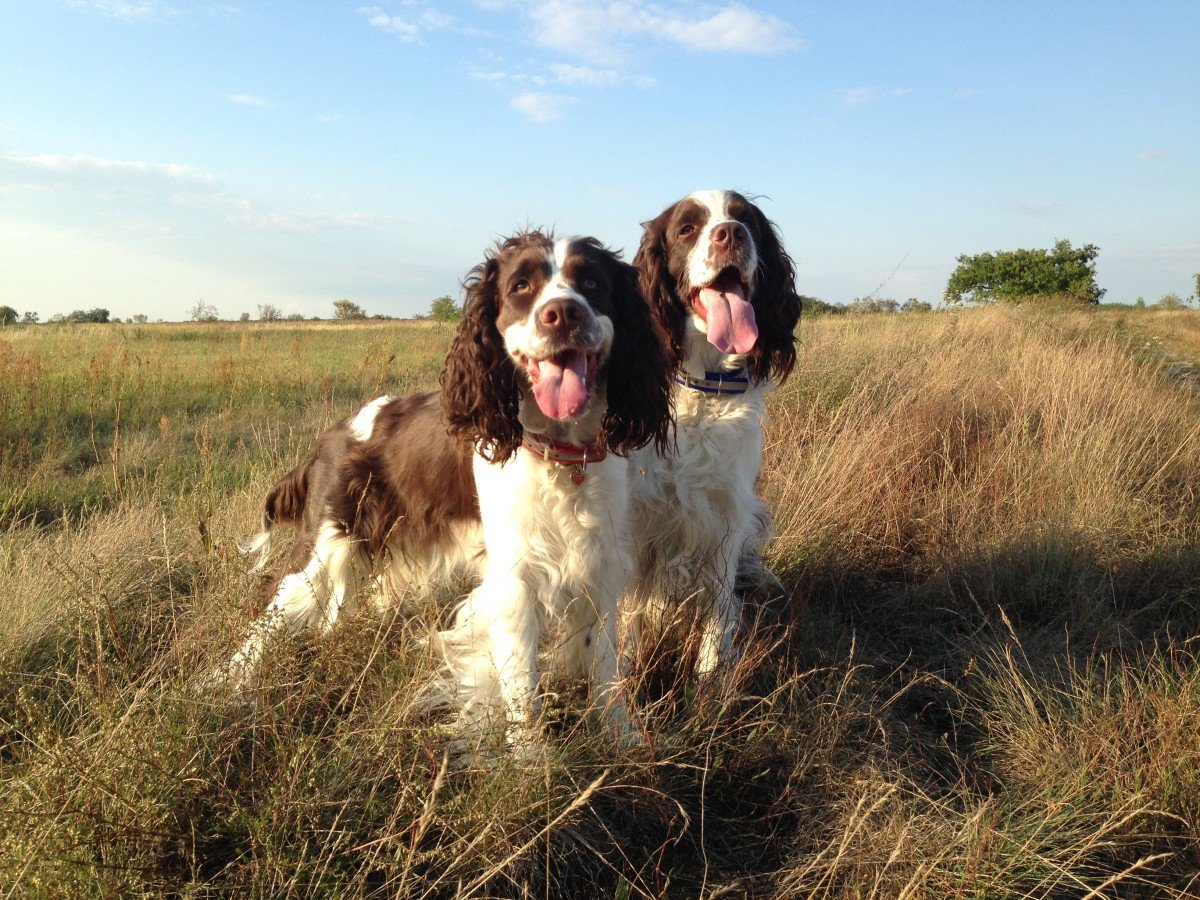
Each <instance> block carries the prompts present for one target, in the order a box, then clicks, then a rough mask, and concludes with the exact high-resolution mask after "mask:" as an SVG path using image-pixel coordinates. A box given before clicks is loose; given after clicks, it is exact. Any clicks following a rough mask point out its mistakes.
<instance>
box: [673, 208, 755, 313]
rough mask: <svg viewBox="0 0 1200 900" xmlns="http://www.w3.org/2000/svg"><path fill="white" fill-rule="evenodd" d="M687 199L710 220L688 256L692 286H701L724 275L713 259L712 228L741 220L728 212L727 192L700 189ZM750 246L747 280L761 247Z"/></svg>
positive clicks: (744, 271) (749, 277) (743, 277)
mask: <svg viewBox="0 0 1200 900" xmlns="http://www.w3.org/2000/svg"><path fill="white" fill-rule="evenodd" d="M688 199H689V200H694V201H696V202H697V203H699V204H700V205H701V206H703V207H704V208H705V209H706V210H707V211H708V221H707V222H705V223H704V228H703V229H702V230H701V232H700V237H699V238H697V239H696V245H695V246H694V247H693V248H692V253H691V255H690V256H689V257H688V282H689V284H690V285H691V286H692V287H702V286H703V285H706V284H710V283H711V282H712V280H713V279H714V278H716V277H717V276H718V275H719V274H721V270H720V269H719V268H718V267H717V266H716V265H715V264H714V262H713V251H712V233H713V231H714V230H716V228H717V226H718V225H740V223H739V222H738V220H737V219H735V218H733V217H732V216H731V215H729V208H728V203H729V194H728V192H727V191H697V192H696V193H694V194H692V195H690V197H689V198H688ZM750 248H751V253H750V256H749V258H748V260H747V262H746V265H745V266H744V267H743V268H742V280H743V281H745V282H747V283H751V282H752V280H753V277H754V269H755V268H756V267H757V266H758V248H757V247H755V246H754V244H753V243H751V245H750ZM693 319H694V321H695V324H696V327H697V329H698V330H699V331H701V332H705V330H706V329H705V325H704V320H703V319H700V318H699V317H696V316H693Z"/></svg>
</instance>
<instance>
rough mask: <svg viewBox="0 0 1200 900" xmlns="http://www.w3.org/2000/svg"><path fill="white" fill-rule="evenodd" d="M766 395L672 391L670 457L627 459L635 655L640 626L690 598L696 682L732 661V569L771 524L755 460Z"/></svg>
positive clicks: (736, 609) (642, 454) (737, 617)
mask: <svg viewBox="0 0 1200 900" xmlns="http://www.w3.org/2000/svg"><path fill="white" fill-rule="evenodd" d="M763 395H764V389H763V388H762V387H758V386H752V387H751V388H750V390H748V391H747V392H746V393H745V394H740V395H733V396H714V395H710V394H703V393H700V392H698V391H693V390H689V389H688V388H686V387H682V386H676V388H675V422H676V426H675V429H676V430H675V446H676V452H675V453H674V454H673V455H672V456H670V457H667V458H665V459H664V458H661V457H658V456H656V455H655V454H654V453H652V452H647V451H645V450H640V451H637V452H636V453H635V454H634V456H633V457H632V458H631V462H632V466H631V472H632V475H631V485H630V506H631V511H632V514H633V518H632V522H633V538H634V546H635V547H636V548H637V553H638V570H639V579H638V589H637V594H636V596H635V598H634V606H633V610H632V611H631V616H630V625H631V629H630V644H631V646H635V645H636V643H637V641H638V638H639V636H640V632H641V624H642V617H643V616H644V615H645V614H646V612H647V611H648V610H650V609H653V608H659V609H661V608H664V607H665V608H671V607H673V606H675V605H678V604H679V603H680V602H681V601H684V600H687V599H690V598H693V597H694V598H695V600H696V601H697V602H699V603H700V604H701V608H700V613H701V622H702V626H701V627H702V632H701V641H700V652H699V657H698V659H697V663H696V670H697V673H698V674H700V675H706V674H708V673H710V672H712V671H713V670H714V669H715V668H716V667H717V666H718V665H719V664H720V663H721V662H722V661H727V660H729V659H730V657H731V653H732V648H733V639H734V636H735V635H736V633H737V628H738V625H739V623H740V621H741V607H740V605H739V603H738V601H737V597H736V595H735V593H734V581H735V579H736V577H737V565H738V559H739V557H740V556H741V555H742V553H743V551H744V550H745V549H746V547H747V545H748V544H750V543H751V542H753V541H756V540H759V539H760V538H759V534H758V533H759V531H760V528H761V524H760V523H761V521H763V520H764V518H766V519H769V516H767V513H766V509H765V507H764V505H763V503H762V501H761V500H759V499H758V496H757V494H756V493H755V490H754V485H755V482H756V481H757V480H758V473H759V467H760V465H761V460H762V423H763V420H764V415H765V414H764V408H763Z"/></svg>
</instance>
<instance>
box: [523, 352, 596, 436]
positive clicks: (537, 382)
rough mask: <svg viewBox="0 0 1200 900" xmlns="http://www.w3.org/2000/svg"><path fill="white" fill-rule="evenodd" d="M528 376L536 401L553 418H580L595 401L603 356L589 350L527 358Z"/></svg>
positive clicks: (539, 407)
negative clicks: (597, 379) (540, 357)
mask: <svg viewBox="0 0 1200 900" xmlns="http://www.w3.org/2000/svg"><path fill="white" fill-rule="evenodd" d="M523 361H524V365H525V373H526V374H527V375H528V376H529V381H530V383H531V384H532V385H533V399H534V400H535V401H536V403H537V405H538V409H540V410H541V411H542V412H543V413H544V414H545V415H547V416H548V417H549V418H551V419H569V418H572V417H573V416H577V415H579V414H580V413H581V412H583V411H584V409H586V408H587V405H588V403H590V402H591V399H592V390H593V388H594V387H595V384H596V371H597V369H598V368H599V363H600V354H599V353H595V352H589V351H587V350H580V349H570V350H561V351H559V352H558V353H554V354H552V355H550V356H547V357H546V358H545V359H534V358H533V357H531V356H526V357H524V360H523Z"/></svg>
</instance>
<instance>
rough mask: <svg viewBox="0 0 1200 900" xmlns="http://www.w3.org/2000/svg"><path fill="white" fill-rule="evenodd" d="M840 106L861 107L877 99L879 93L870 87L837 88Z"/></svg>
mask: <svg viewBox="0 0 1200 900" xmlns="http://www.w3.org/2000/svg"><path fill="white" fill-rule="evenodd" d="M837 93H838V96H839V97H840V98H841V101H842V106H861V105H862V104H864V103H872V102H873V101H875V100H877V99H879V91H877V90H876V89H875V88H872V87H852V88H839V89H838V92H837Z"/></svg>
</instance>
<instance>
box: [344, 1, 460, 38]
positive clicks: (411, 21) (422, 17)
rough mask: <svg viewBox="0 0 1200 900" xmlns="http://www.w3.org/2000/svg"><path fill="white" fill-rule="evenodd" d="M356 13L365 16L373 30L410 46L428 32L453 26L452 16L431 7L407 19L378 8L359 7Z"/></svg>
mask: <svg viewBox="0 0 1200 900" xmlns="http://www.w3.org/2000/svg"><path fill="white" fill-rule="evenodd" d="M406 5H412V4H411V3H409V4H406ZM358 12H359V14H360V15H364V16H366V17H367V21H369V22H370V23H371V25H373V26H374V27H375V28H378V29H380V30H381V31H386V32H389V33H391V34H395V35H397V36H398V37H399V38H400V40H402V41H405V42H406V43H410V44H415V43H418V42H419V41H420V40H421V36H422V35H423V34H425V33H426V32H428V31H436V30H438V29H441V28H448V27H449V26H450V25H453V24H454V16H451V15H447V14H446V13H443V12H439V11H438V10H436V9H434V8H433V7H426V8H425V9H423V10H421V11H419V12H417V13H416V14H415V15H412V16H408V17H404V16H393V15H392V14H391V13H389V12H387V10H384V9H382V8H380V7H378V6H361V7H359V8H358Z"/></svg>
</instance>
